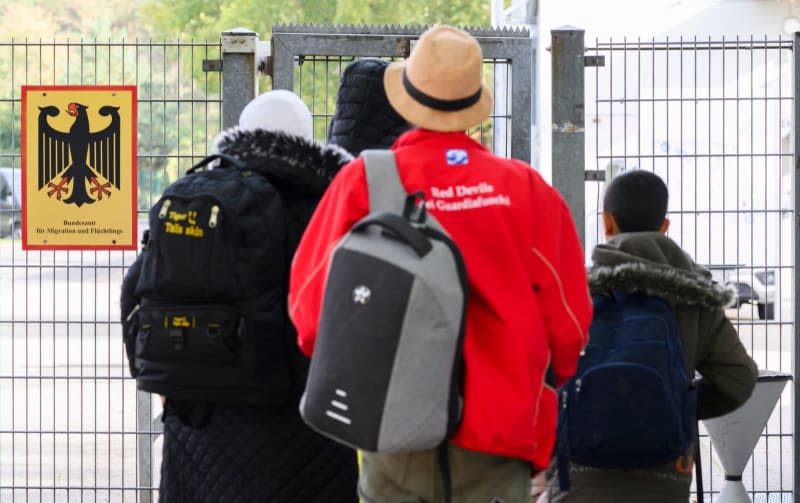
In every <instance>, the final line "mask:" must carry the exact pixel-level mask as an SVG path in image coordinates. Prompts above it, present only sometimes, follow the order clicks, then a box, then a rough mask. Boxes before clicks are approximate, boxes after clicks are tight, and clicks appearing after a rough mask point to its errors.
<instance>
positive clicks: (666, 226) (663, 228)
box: [658, 218, 669, 234]
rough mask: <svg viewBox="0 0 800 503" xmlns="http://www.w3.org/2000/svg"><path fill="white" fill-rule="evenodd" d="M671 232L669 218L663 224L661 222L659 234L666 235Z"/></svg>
mask: <svg viewBox="0 0 800 503" xmlns="http://www.w3.org/2000/svg"><path fill="white" fill-rule="evenodd" d="M668 230H669V218H665V219H664V221H663V222H661V227H659V228H658V232H660V233H661V234H666V233H667V231H668Z"/></svg>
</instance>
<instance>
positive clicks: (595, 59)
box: [583, 56, 606, 66]
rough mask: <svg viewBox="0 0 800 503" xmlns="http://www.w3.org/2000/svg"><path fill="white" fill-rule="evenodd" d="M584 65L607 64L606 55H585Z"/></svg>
mask: <svg viewBox="0 0 800 503" xmlns="http://www.w3.org/2000/svg"><path fill="white" fill-rule="evenodd" d="M583 66H606V57H605V56H584V57H583Z"/></svg>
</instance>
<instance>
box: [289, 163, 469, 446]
mask: <svg viewBox="0 0 800 503" xmlns="http://www.w3.org/2000/svg"><path fill="white" fill-rule="evenodd" d="M362 155H363V156H364V158H365V161H366V173H367V182H368V189H369V192H370V211H371V212H370V214H369V215H368V216H366V217H365V218H363V219H362V220H361V221H359V222H357V223H356V224H355V225H354V226H353V228H352V229H351V230H350V232H348V233H347V234H346V235H345V236H344V237H343V238H342V239H341V240H340V241H339V242H338V243H337V245H336V247H335V249H334V251H333V252H332V258H331V261H330V265H329V268H328V272H327V280H326V286H325V292H324V298H323V305H322V312H321V318H320V324H319V328H318V331H317V339H316V345H315V348H314V354H313V356H312V358H311V368H310V371H309V375H308V381H307V384H306V390H305V394H304V395H303V398H302V400H301V403H300V412H301V415H302V417H303V419H304V420H305V421H306V423H308V424H309V425H310V426H311V427H312V428H314V429H315V430H317V431H319V432H320V433H322V434H324V435H326V436H328V437H331V438H333V439H334V440H337V441H339V442H341V443H344V444H347V445H350V446H352V447H355V448H358V449H362V450H366V451H370V452H383V453H392V452H408V451H418V450H424V449H430V448H434V447H437V446H441V445H443V443H444V442H446V440H447V439H448V438H449V437H450V436H451V435H452V434H453V433H454V432H455V430H456V428H457V427H458V425H459V424H460V421H461V415H462V405H463V404H462V394H461V368H462V345H463V339H464V316H465V309H466V300H467V277H466V270H465V267H464V262H463V259H462V257H461V254H460V252H459V251H458V249H457V247H456V245H455V244H454V243H453V242H452V240H451V239H450V238H449V237H448V235H447V234H446V233H445V232H444V230H443V229H442V228H441V226H440V225H439V224H438V222H436V221H435V220H434V219H433V218H432V216H430V215H428V216H427V219H426V217H425V212H424V205H422V206H418V205H415V204H414V203H415V202H418V198H419V197H421V193H420V194H412V195H411V196H408V197H407V196H406V194H405V192H404V190H403V188H402V185H400V182H399V177H398V175H397V171H396V167H395V165H394V157H393V156H392V154H391V153H390V152H389V153H386V154H385V153H383V152H378V153H375V151H372V152H370V151H367V152H365V153H364V154H362ZM381 155H382V156H383V157H380V156H381ZM387 155H388V156H391V159H388V160H387V159H386V156H387ZM376 156H378V157H377V159H376ZM384 162H386V164H384ZM415 212H418V215H419V217H418V218H414V217H412V214H413V213H415Z"/></svg>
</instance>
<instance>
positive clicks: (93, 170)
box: [37, 103, 120, 207]
mask: <svg viewBox="0 0 800 503" xmlns="http://www.w3.org/2000/svg"><path fill="white" fill-rule="evenodd" d="M87 110H88V107H87V106H86V105H81V104H80V103H70V104H68V105H67V110H66V112H67V113H68V114H69V115H71V116H72V117H74V118H75V122H73V123H72V126H71V127H70V128H69V131H67V132H64V131H59V130H57V129H55V128H54V127H52V126H51V125H50V124H49V122H48V121H47V117H48V116H50V117H56V116H57V115H58V114H59V112H60V111H59V109H58V107H55V106H46V107H39V176H38V178H37V179H38V184H39V190H42V189H43V188H47V196H48V197H54V196H55V197H56V198H57V199H58V200H59V201H62V202H63V203H65V204H75V205H76V206H78V207H80V206H81V205H83V204H91V203H94V202H95V201H100V200H102V199H103V197H111V190H110V189H111V186H112V185H113V186H114V187H116V188H117V190H119V188H120V187H119V184H120V148H119V146H120V130H119V122H120V121H119V113H118V110H119V107H112V106H103V107H100V110H99V111H98V113H99V114H100V115H101V116H108V117H111V123H110V124H109V125H108V126H106V127H105V128H103V129H101V130H100V131H95V132H92V131H91V130H90V129H89V115H88V113H87Z"/></svg>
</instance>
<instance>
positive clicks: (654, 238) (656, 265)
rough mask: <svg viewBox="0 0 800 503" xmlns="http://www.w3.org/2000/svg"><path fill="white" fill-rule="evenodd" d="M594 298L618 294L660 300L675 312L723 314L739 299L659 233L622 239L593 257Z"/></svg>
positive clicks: (603, 246)
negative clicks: (719, 311)
mask: <svg viewBox="0 0 800 503" xmlns="http://www.w3.org/2000/svg"><path fill="white" fill-rule="evenodd" d="M592 262H593V264H594V265H593V266H592V268H591V269H590V270H589V289H590V290H591V292H592V295H595V294H599V293H602V292H607V291H608V290H612V289H617V290H622V291H627V292H630V291H641V292H644V293H647V294H648V295H656V296H659V297H662V298H663V299H665V300H666V301H667V302H669V303H671V304H674V305H675V306H701V307H708V308H724V307H726V306H728V305H730V304H731V303H732V302H733V300H734V298H735V293H734V292H733V291H732V290H730V289H728V288H727V287H725V286H723V285H720V284H718V283H716V282H714V281H713V280H712V279H711V273H709V272H708V271H707V270H706V269H704V268H703V267H701V266H699V265H697V264H695V263H694V261H692V259H691V258H690V257H689V256H688V255H687V254H686V252H684V251H683V250H682V249H681V248H680V247H679V246H678V245H677V244H676V243H675V242H674V241H672V240H671V239H670V238H668V237H667V236H665V235H663V234H661V233H659V232H635V233H627V234H620V235H617V236H614V237H613V238H611V239H610V240H609V241H608V243H605V244H601V245H598V246H597V247H596V248H595V249H594V251H593V252H592Z"/></svg>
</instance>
